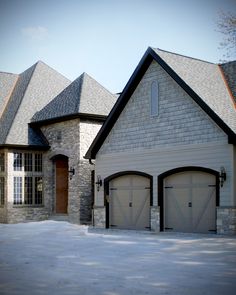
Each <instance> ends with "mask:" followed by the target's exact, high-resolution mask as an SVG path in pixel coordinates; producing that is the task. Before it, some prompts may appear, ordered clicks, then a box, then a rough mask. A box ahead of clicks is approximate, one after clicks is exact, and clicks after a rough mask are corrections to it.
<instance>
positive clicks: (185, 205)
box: [158, 167, 219, 233]
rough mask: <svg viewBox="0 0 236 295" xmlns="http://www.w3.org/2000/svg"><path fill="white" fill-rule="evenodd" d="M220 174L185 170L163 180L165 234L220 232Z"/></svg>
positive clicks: (160, 180)
mask: <svg viewBox="0 0 236 295" xmlns="http://www.w3.org/2000/svg"><path fill="white" fill-rule="evenodd" d="M218 175H219V174H218V172H217V171H214V170H212V169H207V168H202V167H183V168H177V169H173V170H170V171H167V172H165V173H163V174H162V175H160V176H159V178H158V183H159V196H158V200H159V206H160V225H161V230H164V231H174V232H192V233H210V232H216V206H218V205H219V182H218Z"/></svg>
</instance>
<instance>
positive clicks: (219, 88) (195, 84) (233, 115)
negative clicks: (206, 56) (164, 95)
mask: <svg viewBox="0 0 236 295" xmlns="http://www.w3.org/2000/svg"><path fill="white" fill-rule="evenodd" d="M152 49H153V50H154V51H155V52H156V53H157V54H158V55H159V56H160V57H161V58H162V59H163V60H164V61H165V62H166V63H167V64H168V65H169V66H170V67H171V68H172V70H174V71H175V72H176V74H177V75H178V76H180V78H182V80H184V81H185V83H186V84H187V85H188V86H189V87H191V88H192V89H193V90H194V91H195V92H196V93H197V94H198V95H199V96H200V97H201V99H202V100H203V101H204V102H205V103H206V104H207V105H208V106H209V107H210V108H211V109H212V110H213V111H214V112H215V113H216V114H217V115H218V116H219V117H220V118H221V119H222V120H223V121H224V122H225V123H226V124H227V125H228V126H229V127H230V128H231V129H232V130H233V131H234V132H235V133H236V109H235V106H234V102H233V100H232V98H231V96H230V93H229V91H228V88H227V85H226V83H225V81H224V77H223V75H222V72H221V68H220V66H219V65H217V64H213V63H209V62H206V61H202V60H199V59H194V58H191V57H186V56H182V55H179V54H175V53H170V52H167V51H163V50H160V49H156V48H152ZM226 67H227V66H225V67H224V68H225V69H226ZM227 69H228V68H227ZM234 70H235V69H234ZM228 72H229V71H228ZM231 74H232V73H231ZM229 76H230V77H231V79H233V81H235V76H234V78H233V76H232V75H229ZM229 80H230V78H229Z"/></svg>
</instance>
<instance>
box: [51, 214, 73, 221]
mask: <svg viewBox="0 0 236 295" xmlns="http://www.w3.org/2000/svg"><path fill="white" fill-rule="evenodd" d="M48 220H54V221H69V216H68V214H53V215H50V216H49V217H48Z"/></svg>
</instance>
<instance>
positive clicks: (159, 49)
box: [151, 47, 217, 65]
mask: <svg viewBox="0 0 236 295" xmlns="http://www.w3.org/2000/svg"><path fill="white" fill-rule="evenodd" d="M151 49H154V50H158V51H162V52H166V53H169V54H173V55H178V56H181V57H185V58H189V59H193V60H197V61H201V62H204V63H209V64H212V65H217V64H216V63H214V62H210V61H207V60H203V59H200V58H196V57H191V56H187V55H184V54H180V53H176V52H171V51H168V50H164V49H161V48H156V47H151Z"/></svg>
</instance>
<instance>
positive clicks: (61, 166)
mask: <svg viewBox="0 0 236 295" xmlns="http://www.w3.org/2000/svg"><path fill="white" fill-rule="evenodd" d="M67 207H68V158H66V157H61V158H58V159H57V160H56V213H64V214H66V213H67Z"/></svg>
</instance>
